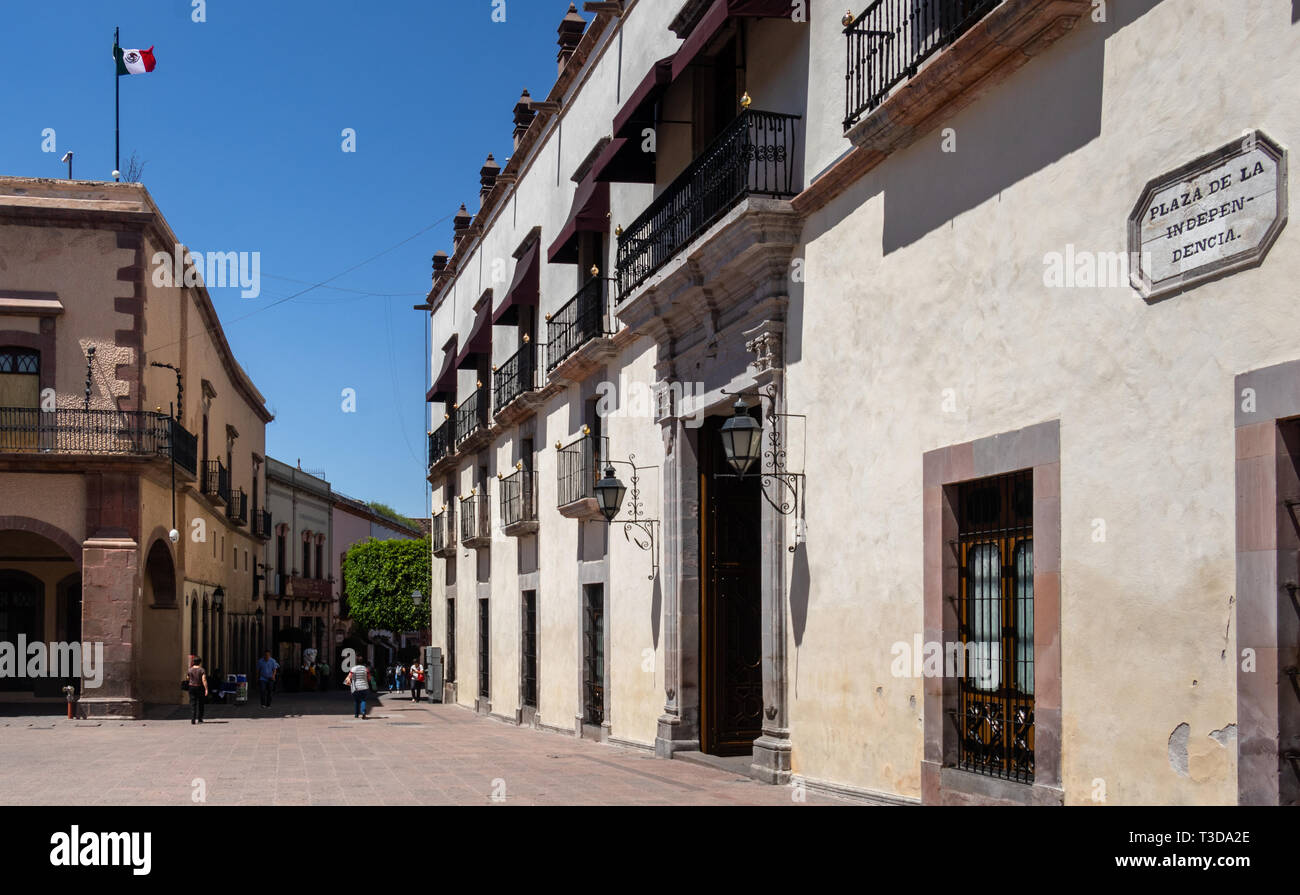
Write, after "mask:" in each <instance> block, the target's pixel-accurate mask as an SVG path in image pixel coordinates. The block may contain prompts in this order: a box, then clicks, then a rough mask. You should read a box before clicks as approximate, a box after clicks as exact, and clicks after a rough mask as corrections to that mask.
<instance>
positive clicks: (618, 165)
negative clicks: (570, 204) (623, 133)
mask: <svg viewBox="0 0 1300 895" xmlns="http://www.w3.org/2000/svg"><path fill="white" fill-rule="evenodd" d="M643 148H644V147H643V146H642V143H641V139H640V138H639V137H637V138H629V139H624V138H622V137H617V138H615V139H613V140H611V141H610V142H609V145H607V146H606V147H605V148H604V149H603V150H602V151H601V153H600V155H599V156H597V157H596V162H595V164H593V165H592V166H591V176H592V178H593V179H595V180H597V181H600V182H603V183H654V182H655V154H654V153H653V152H643V151H642V150H643Z"/></svg>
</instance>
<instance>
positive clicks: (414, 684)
mask: <svg viewBox="0 0 1300 895" xmlns="http://www.w3.org/2000/svg"><path fill="white" fill-rule="evenodd" d="M423 689H424V666H423V665H421V664H420V661H419V660H418V659H417V660H416V661H414V662H412V663H411V701H412V702H419V701H420V691H421V690H423Z"/></svg>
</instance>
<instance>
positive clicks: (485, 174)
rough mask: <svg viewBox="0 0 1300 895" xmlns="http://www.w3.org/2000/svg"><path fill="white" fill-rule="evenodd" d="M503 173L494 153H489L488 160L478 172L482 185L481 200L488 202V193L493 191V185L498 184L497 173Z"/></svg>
mask: <svg viewBox="0 0 1300 895" xmlns="http://www.w3.org/2000/svg"><path fill="white" fill-rule="evenodd" d="M500 173H501V166H500V165H498V164H497V162H496V159H494V158H493V157H492V153H490V152H489V153H488V157H487V162H485V163H484V165H483V167H482V168H480V169H479V172H478V182H479V184H480V185H481V186H482V189H480V190H479V194H478V195H479V201H480V202H486V201H487V197H488V194H489V193H491V192H492V187H494V186H496V184H497V175H498V174H500Z"/></svg>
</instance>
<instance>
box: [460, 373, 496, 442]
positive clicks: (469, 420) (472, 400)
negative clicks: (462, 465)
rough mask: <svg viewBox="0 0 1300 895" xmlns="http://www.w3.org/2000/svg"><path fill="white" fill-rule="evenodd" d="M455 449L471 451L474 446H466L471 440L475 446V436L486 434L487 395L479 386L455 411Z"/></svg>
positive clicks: (485, 390)
mask: <svg viewBox="0 0 1300 895" xmlns="http://www.w3.org/2000/svg"><path fill="white" fill-rule="evenodd" d="M454 418H455V421H456V449H457V450H473V449H474V447H475V445H468V446H467V445H466V442H468V441H470V440H471V439H472V440H473V441H474V442H475V444H477V442H478V441H479V439H478V438H475V436H477V435H482V434H484V433H486V432H487V428H488V393H487V389H486V388H484V387H483V386H481V385H480V386H479V387H478V389H477V390H475V392H474V393H473V394H472V395H470V396H469V397H468V398H466V399H465V400H464V401H462V402H460V404H458V405H457V406H456V410H455V417H454Z"/></svg>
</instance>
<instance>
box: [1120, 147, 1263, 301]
mask: <svg viewBox="0 0 1300 895" xmlns="http://www.w3.org/2000/svg"><path fill="white" fill-rule="evenodd" d="M1286 218H1287V178H1286V151H1285V150H1284V149H1282V147H1280V146H1278V145H1277V144H1276V143H1274V142H1273V141H1272V140H1270V139H1269V138H1268V137H1266V136H1265V135H1264V134H1263V133H1262V132H1260V131H1252V132H1250V133H1247V134H1246V135H1244V136H1242V137H1241V138H1239V139H1237V140H1234V141H1233V142H1231V143H1229V144H1228V145H1226V146H1224V147H1223V148H1221V149H1218V150H1216V151H1214V152H1211V153H1209V154H1207V155H1203V156H1201V157H1200V158H1198V159H1196V160H1195V161H1193V162H1190V163H1188V164H1186V165H1184V166H1183V167H1181V168H1179V169H1178V170H1177V171H1171V172H1169V173H1168V174H1165V175H1162V176H1160V177H1157V178H1156V179H1155V180H1152V181H1151V182H1150V183H1148V184H1147V186H1146V189H1145V190H1143V191H1142V198H1140V199H1139V200H1138V203H1137V206H1136V207H1135V208H1134V209H1133V214H1132V215H1131V216H1130V217H1129V221H1128V243H1129V256H1130V257H1133V258H1136V259H1138V263H1137V264H1136V265H1135V266H1134V268H1133V270H1132V274H1131V278H1132V282H1133V288H1135V289H1137V290H1138V291H1139V292H1141V293H1142V297H1143V298H1145V299H1146V300H1147V301H1156V300H1158V299H1161V298H1164V297H1166V296H1168V295H1172V294H1174V293H1177V292H1183V291H1185V290H1187V289H1191V288H1192V287H1193V286H1198V285H1200V284H1201V283H1204V282H1206V281H1207V280H1212V279H1215V278H1217V277H1221V276H1226V275H1227V274H1231V273H1236V272H1237V271H1239V270H1245V269H1246V268H1249V267H1255V266H1257V265H1259V264H1261V263H1263V261H1264V256H1265V255H1267V254H1268V250H1269V249H1270V248H1272V246H1273V243H1274V242H1275V241H1276V240H1277V235H1278V234H1279V233H1280V232H1282V228H1283V227H1284V226H1286Z"/></svg>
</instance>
